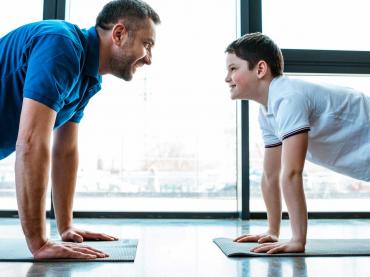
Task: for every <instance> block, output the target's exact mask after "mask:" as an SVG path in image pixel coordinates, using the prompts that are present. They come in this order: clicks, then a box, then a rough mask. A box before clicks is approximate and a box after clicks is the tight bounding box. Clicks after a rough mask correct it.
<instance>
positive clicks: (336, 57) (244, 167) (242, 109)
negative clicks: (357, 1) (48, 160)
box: [0, 0, 370, 220]
mask: <svg viewBox="0 0 370 277" xmlns="http://www.w3.org/2000/svg"><path fill="white" fill-rule="evenodd" d="M43 9H44V10H43V19H44V20H45V19H61V20H63V19H65V9H66V0H44V6H43ZM239 16H240V20H239V23H240V26H238V27H239V28H240V35H242V34H245V33H250V32H262V19H263V18H262V0H239ZM282 52H283V55H284V61H285V72H287V73H333V74H370V51H338V50H312V49H282ZM237 120H238V130H237V132H238V138H239V144H238V145H237V148H238V153H237V155H238V164H237V166H238V182H237V211H236V212H200V213H195V212H99V211H89V212H81V211H75V212H74V213H73V214H74V217H77V218H188V219H195V218H217V219H221V218H222V219H225V218H240V219H242V220H248V219H266V218H267V215H266V213H265V212H251V211H250V206H249V204H250V203H249V201H250V189H249V186H250V180H249V165H250V163H249V105H248V101H246V100H242V101H240V105H239V107H238V117H237ZM51 199H52V198H51ZM17 215H18V212H17V211H13V210H2V211H0V217H17ZM46 216H47V217H48V218H55V214H54V208H53V205H52V203H51V209H50V210H49V211H47V212H46ZM308 216H309V218H317V219H318V218H320V219H324V218H325V219H334V218H351V219H353V218H370V212H355V213H354V212H309V214H308ZM283 218H288V215H287V213H285V212H284V213H283Z"/></svg>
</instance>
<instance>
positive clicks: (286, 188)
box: [282, 173, 307, 244]
mask: <svg viewBox="0 0 370 277" xmlns="http://www.w3.org/2000/svg"><path fill="white" fill-rule="evenodd" d="M282 187H283V193H284V198H285V202H286V205H287V208H288V213H289V219H290V222H291V228H292V233H293V237H292V240H294V241H299V242H302V243H304V244H305V243H306V236H307V206H306V198H305V195H304V190H303V180H302V174H300V173H297V174H283V176H282Z"/></svg>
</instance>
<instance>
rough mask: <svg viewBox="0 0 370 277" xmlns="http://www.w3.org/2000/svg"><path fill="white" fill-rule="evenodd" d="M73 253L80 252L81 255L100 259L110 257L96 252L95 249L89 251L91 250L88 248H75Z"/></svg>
mask: <svg viewBox="0 0 370 277" xmlns="http://www.w3.org/2000/svg"><path fill="white" fill-rule="evenodd" d="M73 251H78V252H80V253H84V254H90V255H94V256H97V257H98V258H105V257H109V255H108V254H105V253H104V252H101V251H96V250H94V249H89V248H86V247H82V248H74V249H73Z"/></svg>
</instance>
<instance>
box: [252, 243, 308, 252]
mask: <svg viewBox="0 0 370 277" xmlns="http://www.w3.org/2000/svg"><path fill="white" fill-rule="evenodd" d="M304 250H305V243H303V242H301V241H289V242H284V243H281V242H270V243H263V244H261V245H258V246H256V247H253V248H251V249H250V251H251V252H255V253H267V254H277V253H299V252H304Z"/></svg>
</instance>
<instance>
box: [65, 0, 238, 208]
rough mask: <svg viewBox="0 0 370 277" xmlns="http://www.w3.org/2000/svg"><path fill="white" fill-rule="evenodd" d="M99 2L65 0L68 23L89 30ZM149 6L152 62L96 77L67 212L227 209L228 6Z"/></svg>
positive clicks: (207, 1)
mask: <svg viewBox="0 0 370 277" xmlns="http://www.w3.org/2000/svg"><path fill="white" fill-rule="evenodd" d="M106 2H108V1H96V0H95V1H89V5H88V7H86V2H85V1H81V0H71V1H69V2H68V3H67V9H66V10H67V14H66V19H67V20H69V21H71V22H73V23H76V24H78V25H79V26H80V27H90V26H92V25H94V24H95V18H96V15H97V14H98V12H99V11H100V10H101V8H102V7H103V5H104V3H106ZM147 2H148V3H149V4H150V5H151V6H152V7H153V8H154V9H155V10H156V11H157V12H158V14H159V15H160V17H161V20H162V24H161V25H159V26H158V28H157V42H156V46H155V48H154V50H153V64H152V65H151V66H149V67H147V68H146V67H144V68H143V69H140V70H139V71H138V72H137V73H136V75H135V76H134V79H133V80H132V81H131V82H124V81H123V80H119V79H117V78H115V77H111V76H104V77H103V90H102V91H101V92H99V93H98V94H97V95H96V96H94V98H93V99H92V100H91V102H90V104H89V106H88V107H87V109H86V111H85V118H83V120H82V122H81V124H80V144H79V145H80V168H79V177H78V184H77V190H78V191H77V197H76V200H75V210H78V211H161V212H168V211H181V212H183V211H185V212H186V211H192V212H206V211H211V212H235V211H236V209H237V204H236V151H237V149H236V103H235V102H233V101H231V100H230V98H229V94H228V91H227V87H226V85H225V83H224V77H225V72H226V70H225V54H224V50H225V47H226V46H227V43H229V42H230V41H232V40H233V39H235V38H236V28H237V22H236V14H237V13H236V2H235V1H230V0H222V1H211V0H203V1H199V0H190V1H189V0H177V1H172V0H171V1H170V0H168V1H163V0H151V1H147ZM210 11H212V12H210ZM205 18H207V19H206V20H205ZM220 18H222V20H220ZM97 203H99V205H97Z"/></svg>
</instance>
